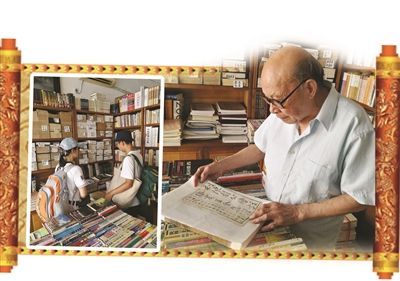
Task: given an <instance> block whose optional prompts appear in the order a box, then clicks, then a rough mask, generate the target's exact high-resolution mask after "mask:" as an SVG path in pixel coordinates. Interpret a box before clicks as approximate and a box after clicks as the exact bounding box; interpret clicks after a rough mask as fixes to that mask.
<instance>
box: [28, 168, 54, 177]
mask: <svg viewBox="0 0 400 281" xmlns="http://www.w3.org/2000/svg"><path fill="white" fill-rule="evenodd" d="M54 170H55V168H48V169H42V170H36V171H32V176H37V175H41V174H52V173H54Z"/></svg>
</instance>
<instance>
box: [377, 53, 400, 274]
mask: <svg viewBox="0 0 400 281" xmlns="http://www.w3.org/2000/svg"><path fill="white" fill-rule="evenodd" d="M399 92H400V58H399V56H398V55H397V53H396V46H382V53H381V55H380V56H379V57H377V59H376V95H377V97H376V103H377V104H376V109H377V110H376V128H375V131H376V157H375V167H376V170H375V172H376V191H375V192H376V195H375V198H376V199H375V200H376V210H375V214H376V216H375V243H374V256H373V270H374V272H377V273H378V276H379V278H381V279H383V278H385V279H389V278H391V276H392V274H393V272H398V271H399V178H398V177H399V172H400V171H399V162H398V161H399V160H398V159H399V156H400V149H399V134H398V132H399V130H400V127H399V126H400V123H399V118H400V106H399Z"/></svg>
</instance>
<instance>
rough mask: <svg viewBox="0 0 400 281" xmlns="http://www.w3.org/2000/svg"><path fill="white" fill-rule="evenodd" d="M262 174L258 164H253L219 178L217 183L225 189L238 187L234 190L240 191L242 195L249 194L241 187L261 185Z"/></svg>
mask: <svg viewBox="0 0 400 281" xmlns="http://www.w3.org/2000/svg"><path fill="white" fill-rule="evenodd" d="M261 179H262V172H261V170H260V168H259V167H258V164H253V165H250V166H246V167H241V168H238V169H235V170H232V171H229V172H227V173H225V174H224V175H222V176H219V177H218V178H217V183H218V184H219V185H221V186H224V187H231V186H234V187H236V188H235V189H234V190H240V192H242V193H246V194H247V192H246V191H247V190H248V189H247V188H246V187H243V188H242V189H240V188H239V187H240V186H248V185H250V186H251V185H254V184H256V185H258V184H259V185H261Z"/></svg>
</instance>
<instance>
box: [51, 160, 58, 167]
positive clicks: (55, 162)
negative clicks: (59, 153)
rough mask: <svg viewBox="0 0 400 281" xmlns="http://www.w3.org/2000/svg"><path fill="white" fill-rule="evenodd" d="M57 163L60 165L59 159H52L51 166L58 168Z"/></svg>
mask: <svg viewBox="0 0 400 281" xmlns="http://www.w3.org/2000/svg"><path fill="white" fill-rule="evenodd" d="M57 165H58V160H57V161H55V160H52V161H50V167H51V168H56V167H57Z"/></svg>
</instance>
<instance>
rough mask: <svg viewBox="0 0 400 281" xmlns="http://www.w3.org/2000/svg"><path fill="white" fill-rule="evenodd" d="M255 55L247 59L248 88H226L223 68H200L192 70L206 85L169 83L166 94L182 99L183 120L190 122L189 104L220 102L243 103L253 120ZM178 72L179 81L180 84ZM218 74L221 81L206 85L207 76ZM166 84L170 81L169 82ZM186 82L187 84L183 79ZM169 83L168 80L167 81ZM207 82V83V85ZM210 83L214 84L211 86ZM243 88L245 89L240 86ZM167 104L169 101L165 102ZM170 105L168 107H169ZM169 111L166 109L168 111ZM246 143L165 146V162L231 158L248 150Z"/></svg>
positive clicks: (218, 141)
mask: <svg viewBox="0 0 400 281" xmlns="http://www.w3.org/2000/svg"><path fill="white" fill-rule="evenodd" d="M254 58H255V57H254V56H249V57H246V58H245V59H244V61H245V62H246V68H245V74H246V79H248V85H245V84H244V85H239V87H238V88H235V87H232V86H223V85H222V84H223V81H222V80H223V79H221V77H222V75H221V73H223V72H222V71H223V67H222V66H221V67H217V68H215V69H211V68H207V67H199V68H196V69H194V70H193V72H195V73H200V75H203V84H189V83H177V84H176V83H166V84H165V95H166V96H167V95H179V94H182V96H183V107H182V120H187V118H188V115H189V113H190V105H191V104H193V103H210V104H216V103H217V102H221V101H224V102H238V103H241V104H243V105H244V106H245V107H246V109H247V111H246V114H247V118H252V117H253V115H254V112H253V107H252V106H251V105H252V103H253V98H252V97H253V87H252V86H251V81H252V80H253V79H254V78H253V71H252V69H253V68H254V64H255V63H256V61H255V59H254ZM180 71H182V72H184V71H185V70H184V69H183V70H179V71H178V76H179V82H181V79H180V78H181V75H180V73H181V72H180ZM209 73H211V75H213V74H216V75H218V73H219V75H220V79H219V80H220V81H218V80H217V81H213V82H207V81H209V80H207V78H206V77H207V75H208V74H209ZM166 81H167V80H166ZM183 81H184V82H188V81H186V80H183ZM167 82H168V81H167ZM206 83H207V84H206ZM208 83H211V84H214V85H209V84H208ZM240 86H242V87H240ZM166 104H167V102H166ZM166 106H167V105H166ZM165 110H166V111H167V109H165ZM246 146H247V144H243V143H237V144H236V143H223V142H222V140H221V139H212V140H204V141H201V140H182V143H181V145H180V146H168V147H167V146H165V147H164V152H163V161H173V160H185V159H210V158H211V159H215V158H217V157H221V156H228V155H231V154H233V153H235V152H237V151H239V150H240V149H242V148H244V147H246Z"/></svg>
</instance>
